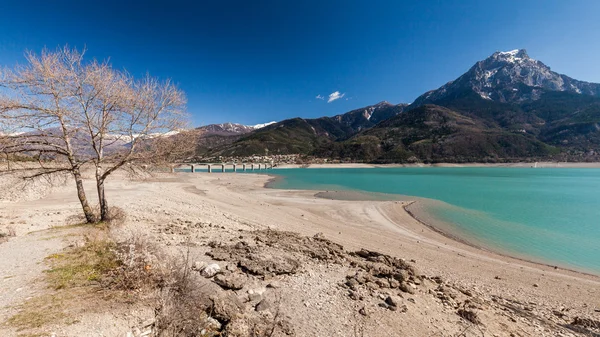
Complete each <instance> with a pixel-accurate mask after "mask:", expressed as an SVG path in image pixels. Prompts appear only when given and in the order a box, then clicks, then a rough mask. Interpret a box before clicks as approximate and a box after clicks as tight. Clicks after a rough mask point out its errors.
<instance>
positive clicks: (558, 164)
mask: <svg viewBox="0 0 600 337" xmlns="http://www.w3.org/2000/svg"><path fill="white" fill-rule="evenodd" d="M536 164H537V166H536ZM401 167H407V168H419V167H422V168H427V167H455V168H461V167H506V168H511V167H512V168H592V169H593V168H600V162H518V163H435V164H423V163H418V164H369V163H332V164H308V165H301V164H282V165H278V166H276V167H274V169H297V168H308V169H316V168H329V169H339V168H401Z"/></svg>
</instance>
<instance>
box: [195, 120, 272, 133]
mask: <svg viewBox="0 0 600 337" xmlns="http://www.w3.org/2000/svg"><path fill="white" fill-rule="evenodd" d="M274 123H276V122H268V123H262V124H256V125H243V124H238V123H229V122H227V123H221V124H208V125H204V126H200V127H198V128H196V129H197V130H200V131H204V132H208V133H214V134H228V135H234V134H244V133H248V132H252V131H254V130H258V129H262V128H264V127H265V126H269V125H271V124H274Z"/></svg>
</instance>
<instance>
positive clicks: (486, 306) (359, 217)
mask: <svg viewBox="0 0 600 337" xmlns="http://www.w3.org/2000/svg"><path fill="white" fill-rule="evenodd" d="M269 179H271V177H269V176H267V175H254V174H230V173H225V174H212V175H210V174H203V173H198V174H190V173H177V174H162V175H157V176H155V177H153V178H149V179H147V180H145V181H132V180H129V179H127V178H126V177H124V176H118V177H115V178H114V179H112V180H110V181H109V182H108V184H107V194H108V195H109V197H110V199H109V202H111V203H112V204H113V205H119V206H120V207H122V208H123V209H124V210H125V211H126V212H127V214H128V220H127V223H126V225H125V226H126V227H127V228H130V229H132V230H144V231H146V232H148V233H158V234H156V236H155V239H156V241H157V243H160V244H163V245H166V246H169V247H174V246H177V245H178V244H180V243H181V242H182V241H183V239H182V235H183V234H181V235H179V234H177V233H175V234H164V231H163V230H162V229H161V228H163V227H164V226H166V224H169V223H173V221H174V219H178V220H179V219H181V220H182V221H183V220H184V219H189V220H190V222H196V221H198V222H202V223H205V224H208V223H210V224H211V226H210V228H206V227H205V228H204V229H202V230H199V232H190V231H189V230H187V232H186V234H185V235H187V236H188V237H192V238H195V239H194V240H196V241H195V246H197V247H199V248H198V255H197V256H198V258H199V259H205V258H206V257H203V256H204V252H205V250H203V249H205V248H202V247H206V245H207V243H208V242H209V241H214V240H217V241H223V242H230V241H232V242H235V240H236V239H237V237H238V236H240V234H239V233H241V232H242V231H243V232H244V233H246V232H248V231H250V232H251V231H254V230H262V229H266V228H271V229H275V230H280V231H292V232H296V233H300V234H302V235H306V236H310V237H312V236H315V235H317V234H318V235H321V236H323V237H325V238H327V239H329V240H331V241H333V242H335V243H338V244H340V245H343V247H344V248H345V249H346V250H348V251H356V250H360V249H369V250H373V251H377V252H381V253H384V254H389V255H390V256H394V257H399V258H403V259H405V260H406V261H413V262H412V263H414V265H415V266H416V268H418V270H419V272H420V273H421V274H423V275H424V276H425V277H426V278H427V279H431V278H435V277H440V278H442V279H443V280H445V281H444V282H445V283H444V284H447V285H448V287H455V288H453V289H466V290H465V293H472V294H476V295H469V296H475V297H470V298H471V299H470V301H471V303H472V302H473V301H481V304H478V308H480V309H478V310H480V311H479V313H480V317H481V319H482V320H484V323H483V327H484V329H485V331H487V332H488V333H489V335H490V336H492V335H497V336H511V335H513V336H530V335H552V336H554V335H557V336H558V335H560V336H569V335H577V333H575V332H573V331H570V330H569V331H566V330H564V329H562V328H560V326H561V324H568V323H569V322H570V321H571V320H572V319H573V318H574V317H580V316H581V317H589V318H593V319H596V320H598V319H599V317H598V315H600V313H599V311H598V310H600V278H599V277H597V276H593V275H586V274H582V273H577V272H572V271H568V270H562V269H554V268H552V267H549V266H544V265H540V264H535V263H529V262H527V261H522V260H518V259H513V258H510V257H506V256H501V255H497V254H493V253H491V252H486V251H484V250H480V249H477V248H475V247H472V246H469V245H466V244H462V243H460V242H457V241H455V240H452V239H451V238H449V237H446V236H444V235H441V234H440V233H438V232H436V231H434V230H432V229H431V228H428V227H427V226H424V225H423V224H422V223H420V222H419V221H417V220H415V219H414V218H413V217H412V216H411V215H410V214H409V213H408V212H407V211H406V210H405V209H404V207H405V206H407V205H408V204H409V203H411V202H412V201H411V200H410V199H407V200H395V201H389V200H378V199H379V198H377V197H372V198H371V199H369V198H368V197H365V196H364V195H362V196H360V195H354V194H352V193H351V192H345V193H346V194H347V195H346V194H344V195H341V194H338V195H333V194H327V193H325V194H323V193H321V194H320V195H316V194H317V193H319V192H323V191H299V190H277V189H269V188H265V187H264V185H265V184H266V183H267V182H268V180H269ZM92 184H93V182H92V181H86V186H88V187H89V191H92V188H93V185H92ZM348 193H350V194H348ZM90 196H91V197H92V198H93V193H90ZM37 197H41V198H39V199H38V198H33V197H29V200H16V201H15V198H14V197H12V198H11V201H10V202H8V201H4V202H3V203H2V208H1V209H0V230H1V229H2V228H1V227H2V226H8V224H10V225H11V226H13V227H14V229H15V230H16V233H17V236H16V237H15V238H13V239H11V241H10V242H11V245H12V246H11V245H7V244H0V256H9V255H7V254H8V252H7V251H3V250H8V249H9V248H10V247H15V246H17V247H18V244H19V240H25V238H27V241H24V242H27V244H31V242H30V241H31V237H30V236H29V235H30V234H28V233H39V231H43V230H46V229H48V228H50V227H51V226H56V225H59V224H61V223H64V222H65V221H66V219H67V218H68V217H69V216H72V215H74V214H78V212H79V209H78V204H77V199H76V196H75V194H74V193H73V189H72V188H71V186H70V185H67V186H64V187H60V188H55V189H54V190H53V191H51V192H48V193H47V194H45V195H44V196H37ZM340 199H342V200H340ZM358 199H362V200H358ZM365 199H367V200H365ZM153 235H154V234H153ZM246 235H247V234H244V236H246ZM240 237H241V236H240ZM63 245H64V244H61V245H60V247H55V248H54V249H50V248H48V250H47V252H48V254H50V253H52V252H53V251H56V250H57V249H60V248H61V247H62V246H63ZM11 249H13V248H11ZM42 255H43V254H42ZM42 255H39V254H38V255H36V256H37V257H36V258H41V256H42ZM32 258H33V257H32ZM0 259H2V258H0ZM34 262H35V261H33V262H31V263H29V265H35V263H34ZM11 263H12V262H11V261H4V262H3V263H2V264H1V265H2V266H3V268H4V269H3V270H2V271H0V280H4V281H3V282H2V283H0V284H1V285H2V287H3V291H5V290H6V291H8V292H14V293H15V294H17V289H24V290H19V291H18V293H20V294H22V295H23V296H13V297H10V298H4V299H2V300H0V321H2V320H3V318H6V317H8V316H9V315H10V314H11V313H12V312H14V309H11V308H14V306H15V305H17V304H18V301H19V300H23V298H24V297H26V296H27V294H31V293H35V292H39V291H40V286H39V285H35V282H34V280H35V278H36V275H39V273H41V270H40V272H39V273H37V274H36V273H33V272H31V271H30V272H29V274H28V275H29V276H27V275H26V276H23V277H13V276H14V275H13V274H14V273H15V272H14V271H12V270H11V269H14V270H16V269H17V266H16V265H15V266H13V267H11ZM19 263H24V262H23V261H21V262H19ZM38 264H39V263H38ZM39 268H42V267H39ZM348 268H349V267H347V266H338V265H328V264H323V262H318V261H317V262H307V263H306V266H305V267H304V269H303V272H302V273H300V274H298V275H296V276H288V277H284V278H282V279H281V282H283V283H284V284H285V285H286V287H288V288H285V289H286V290H285V291H287V293H286V292H285V291H284V294H286V295H285V296H286V297H285V298H286V299H287V302H286V303H284V305H283V309H282V310H284V311H285V312H287V313H288V315H289V316H290V320H291V322H292V323H293V324H294V325H295V326H296V331H297V332H298V333H301V334H300V335H308V336H313V335H321V336H325V335H327V336H350V335H354V332H353V329H355V326H354V325H348V324H346V323H345V322H346V321H348V320H349V321H350V322H358V321H360V322H362V323H360V324H362V326H363V327H368V329H369V330H368V331H371V333H370V334H368V335H373V336H383V335H388V336H430V335H437V336H457V335H458V334H459V333H460V332H461V331H466V330H465V329H469V325H465V322H464V321H463V320H462V319H461V318H460V317H458V316H457V314H456V307H453V306H452V305H449V304H448V303H446V302H445V301H444V300H440V298H441V297H440V295H439V287H438V285H436V284H435V283H427V282H425V283H423V285H421V287H425V288H423V290H418V291H417V293H416V294H415V295H411V296H410V298H411V300H410V301H408V299H407V298H404V300H403V301H406V302H405V303H406V305H407V306H408V311H407V312H405V313H403V314H402V315H404V316H402V317H404V318H398V316H397V315H399V313H396V312H391V311H389V310H385V309H382V308H380V307H378V304H377V301H381V300H380V297H381V296H383V295H382V293H378V292H377V291H375V292H374V291H373V290H371V291H370V293H369V294H370V295H369V296H370V297H368V298H366V299H364V300H361V301H353V300H351V299H348V297H347V290H344V289H345V288H343V287H341V288H340V284H342V283H343V280H344V276H345V273H348V272H349V271H351V270H348ZM9 276H10V278H7V277H9ZM29 283H31V284H29ZM23 284H27V286H23ZM427 287H429V288H427ZM435 287H438V288H437V290H436V288H435ZM427 289H429V290H427ZM382 291H383V290H382ZM461 291H463V290H461ZM244 294H245V293H244ZM383 294H386V292H383ZM436 294H437V295H436ZM399 295H400V294H399ZM565 295H568V296H565ZM240 296H241V293H240ZM246 296H247V295H246ZM385 296H387V295H385ZM404 296H406V294H404ZM457 296H458V297H456V298H455V300H456V301H458V299H459V297H460V296H463V297H464V296H466V295H462V294H460V292H459V293H458V295H457ZM468 302H469V301H468V300H466V302H464V303H468ZM505 302H506V303H507V304H506V305H503V306H500V305H499V303H505ZM308 303H311V304H308ZM315 303H317V304H318V305H317V304H315ZM510 303H512V304H510ZM509 304H510V305H509ZM511 305H512V306H518V308H520V309H519V310H516V309H515V310H513V311H511V310H512V309H510V308H512V307H511ZM360 306H363V307H364V308H368V311H369V312H370V314H369V315H367V316H365V317H362V316H360V315H359V316H356V315H357V312H358V309H359V308H360ZM507 308H508V309H507ZM506 310H508V311H510V313H507V312H508V311H506ZM557 310H558V312H561V313H562V312H564V313H565V314H564V315H563V314H560V315H563V316H560V315H559V314H556V313H553V311H557ZM520 313H522V316H520V315H521V314H520ZM527 315H529V316H527ZM556 315H559V316H556ZM530 316H531V317H534V318H531V317H530ZM94 317H96V318H94V319H96V320H97V315H96V316H94ZM357 317H360V319H359V318H357ZM536 317H537V318H536ZM94 319H92V321H94ZM83 321H85V319H83ZM561 322H562V323H561ZM85 328H86V326H85V325H84V326H83V327H82V326H81V325H78V324H75V325H73V326H69V327H64V328H63V329H64V330H62V331H65V332H64V334H62V335H66V336H71V335H77V334H76V333H82V332H83V331H85ZM77 329H80V330H77ZM115 329H116V328H115ZM561 329H562V330H561ZM111 331H113V330H111ZM0 332H2V330H1V329H0ZM105 332H106V331H105ZM9 335H10V334H9ZM485 335H486V336H487V335H488V334H487V333H486V334H485Z"/></svg>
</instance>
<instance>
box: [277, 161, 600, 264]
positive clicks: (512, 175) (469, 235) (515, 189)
mask: <svg viewBox="0 0 600 337" xmlns="http://www.w3.org/2000/svg"><path fill="white" fill-rule="evenodd" d="M268 172H269V173H270V174H276V175H278V176H280V177H281V178H282V179H277V180H276V181H274V182H273V183H272V184H271V185H270V186H271V187H274V188H282V189H314V190H358V191H367V192H379V193H388V194H396V195H408V196H418V197H422V198H427V199H426V200H422V201H420V203H421V204H423V205H425V206H424V209H425V211H424V212H423V213H426V214H417V216H418V217H419V218H420V219H426V220H425V221H426V222H429V223H430V224H431V225H434V226H436V227H439V228H440V229H442V230H443V231H447V232H450V233H451V234H453V235H458V236H459V237H461V238H463V239H465V240H466V241H469V242H471V243H473V244H476V245H479V246H482V247H485V248H487V249H490V250H494V251H498V252H501V253H508V254H510V255H513V256H516V257H521V258H527V259H530V260H534V261H538V262H542V263H548V264H551V265H560V266H563V267H568V268H571V269H576V270H581V271H586V272H591V273H594V274H600V169H566V168H564V169H563V168H536V169H534V168H491V167H485V168H481V167H480V168H434V167H428V168H370V169H350V168H344V169H275V170H270V171H268Z"/></svg>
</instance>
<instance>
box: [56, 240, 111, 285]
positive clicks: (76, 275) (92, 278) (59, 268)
mask: <svg viewBox="0 0 600 337" xmlns="http://www.w3.org/2000/svg"><path fill="white" fill-rule="evenodd" d="M114 250H115V244H114V243H113V242H112V241H109V240H108V239H97V238H96V239H91V238H89V237H86V243H85V245H83V246H82V247H76V248H73V249H71V250H67V251H65V252H63V253H60V254H52V255H50V256H48V257H47V258H46V259H47V260H48V261H50V263H51V266H52V267H51V268H50V269H49V270H47V271H46V273H47V276H46V281H47V282H48V284H49V286H50V287H51V288H53V289H55V290H58V289H65V288H74V287H82V286H86V285H90V284H91V283H92V282H100V281H101V278H102V276H103V275H106V274H107V273H108V272H110V271H111V270H113V269H115V268H117V267H118V266H119V265H120V261H119V260H118V258H117V256H116V254H115V251H114Z"/></svg>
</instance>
